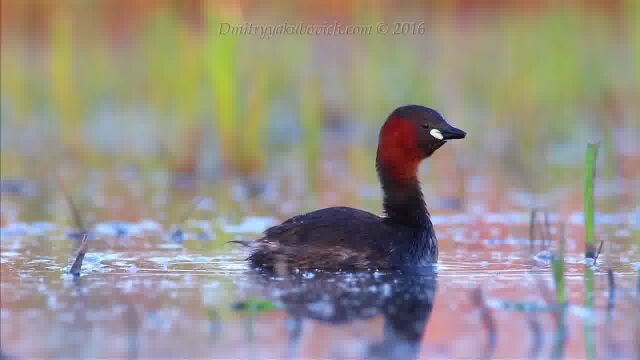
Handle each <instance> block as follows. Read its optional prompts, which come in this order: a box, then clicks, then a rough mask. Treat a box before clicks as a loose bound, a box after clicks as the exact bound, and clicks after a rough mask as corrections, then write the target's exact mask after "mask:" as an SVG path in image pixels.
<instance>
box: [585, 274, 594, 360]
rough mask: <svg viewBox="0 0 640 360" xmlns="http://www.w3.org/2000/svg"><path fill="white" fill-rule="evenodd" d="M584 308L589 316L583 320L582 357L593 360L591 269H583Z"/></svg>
mask: <svg viewBox="0 0 640 360" xmlns="http://www.w3.org/2000/svg"><path fill="white" fill-rule="evenodd" d="M584 308H585V309H587V311H588V313H589V315H588V316H587V318H585V319H584V355H585V358H586V359H594V358H595V353H596V344H595V328H594V326H593V321H592V318H593V269H592V268H591V266H588V265H585V267H584Z"/></svg>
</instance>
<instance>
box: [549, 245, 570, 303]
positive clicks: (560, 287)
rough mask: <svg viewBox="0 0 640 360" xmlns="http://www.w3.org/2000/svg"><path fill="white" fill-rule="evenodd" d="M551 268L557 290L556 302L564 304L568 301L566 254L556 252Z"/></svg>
mask: <svg viewBox="0 0 640 360" xmlns="http://www.w3.org/2000/svg"><path fill="white" fill-rule="evenodd" d="M551 269H552V272H553V284H554V287H555V290H556V302H557V303H558V305H561V306H563V305H565V304H566V303H567V295H566V292H565V283H564V254H556V256H554V258H553V261H552V263H551Z"/></svg>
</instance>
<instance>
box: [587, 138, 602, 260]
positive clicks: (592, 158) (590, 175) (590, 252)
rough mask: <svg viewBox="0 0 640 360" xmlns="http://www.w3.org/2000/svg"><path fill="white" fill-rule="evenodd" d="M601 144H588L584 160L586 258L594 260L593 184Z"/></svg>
mask: <svg viewBox="0 0 640 360" xmlns="http://www.w3.org/2000/svg"><path fill="white" fill-rule="evenodd" d="M599 146H600V144H588V145H587V151H586V155H585V160H584V198H583V202H584V236H585V238H584V245H585V250H584V256H585V258H591V259H594V258H595V256H596V254H595V247H594V245H593V222H594V204H593V182H594V178H595V175H596V159H597V158H598V147H599Z"/></svg>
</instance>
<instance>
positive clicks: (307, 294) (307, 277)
mask: <svg viewBox="0 0 640 360" xmlns="http://www.w3.org/2000/svg"><path fill="white" fill-rule="evenodd" d="M257 278H258V281H259V282H260V285H261V286H262V288H263V289H264V290H265V291H266V293H267V296H268V297H269V298H270V300H271V301H273V302H274V303H276V304H277V305H279V306H281V307H282V308H283V309H284V311H285V312H286V313H287V315H288V317H289V326H288V329H289V334H288V337H289V347H288V355H289V358H295V357H296V355H297V354H298V350H299V341H300V338H301V336H302V332H303V323H304V322H305V321H319V322H323V323H325V324H327V323H328V324H332V325H345V324H350V323H352V322H355V321H357V320H366V319H370V318H374V317H376V316H382V318H383V319H384V323H383V324H384V325H383V331H382V334H383V336H382V340H381V341H377V342H368V343H367V344H365V347H364V349H365V350H364V353H363V354H362V356H363V357H365V358H367V359H415V358H417V356H418V354H419V351H420V342H421V340H422V336H423V334H424V331H425V328H426V325H427V322H428V320H429V316H430V315H431V311H432V309H433V300H434V296H435V293H436V280H437V279H436V273H435V272H434V270H433V268H432V267H431V266H428V267H424V268H421V269H420V270H419V271H416V270H415V269H414V270H412V271H410V272H407V271H392V272H384V273H382V272H337V273H336V272H320V271H317V272H301V273H296V274H288V275H285V276H272V275H270V274H266V273H260V274H257Z"/></svg>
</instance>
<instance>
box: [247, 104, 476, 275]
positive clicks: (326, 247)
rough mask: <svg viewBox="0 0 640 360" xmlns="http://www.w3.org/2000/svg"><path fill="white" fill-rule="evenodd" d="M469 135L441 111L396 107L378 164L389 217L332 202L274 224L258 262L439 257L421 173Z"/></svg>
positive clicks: (288, 265) (269, 265) (361, 262)
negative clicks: (449, 143) (427, 161)
mask: <svg viewBox="0 0 640 360" xmlns="http://www.w3.org/2000/svg"><path fill="white" fill-rule="evenodd" d="M465 136H466V133H465V132H464V131H462V130H460V129H456V128H455V127H453V126H451V125H449V124H448V123H447V122H446V121H445V120H444V119H443V118H442V116H441V115H440V114H439V113H438V112H437V111H435V110H432V109H429V108H427V107H424V106H419V105H407V106H402V107H399V108H397V109H396V110H395V111H393V112H392V113H391V115H389V117H388V118H387V120H386V121H385V123H384V125H383V126H382V129H381V130H380V136H379V139H378V152H377V156H376V169H377V172H378V177H379V179H380V183H381V184H382V190H383V193H384V200H383V207H384V213H385V216H383V217H380V216H377V215H374V214H371V213H369V212H366V211H363V210H358V209H353V208H348V207H331V208H326V209H321V210H316V211H312V212H310V213H307V214H303V215H298V216H294V217H292V218H291V219H289V220H287V221H285V222H283V223H282V224H280V225H276V226H274V227H271V228H269V229H267V230H266V231H265V232H264V237H262V238H260V239H258V240H256V241H253V242H248V243H244V242H242V243H243V244H245V245H247V246H249V247H251V249H252V250H251V255H250V256H249V258H248V260H249V261H250V262H251V264H252V266H254V267H258V268H264V269H266V270H278V269H335V270H358V269H391V268H405V267H414V266H419V265H427V264H431V263H434V262H436V261H437V260H438V244H437V240H436V235H435V233H434V231H433V225H432V224H431V220H430V219H429V212H428V211H427V207H426V205H425V202H424V200H423V196H422V190H421V189H420V182H419V181H418V178H417V172H418V165H419V164H420V162H421V161H422V160H423V159H425V158H428V157H429V156H431V155H432V154H433V153H434V152H435V151H436V150H437V149H439V148H440V147H441V146H442V145H444V144H445V143H446V140H449V139H462V138H464V137H465Z"/></svg>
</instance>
